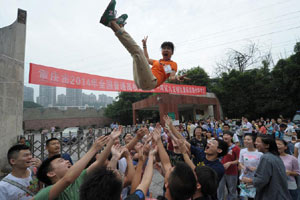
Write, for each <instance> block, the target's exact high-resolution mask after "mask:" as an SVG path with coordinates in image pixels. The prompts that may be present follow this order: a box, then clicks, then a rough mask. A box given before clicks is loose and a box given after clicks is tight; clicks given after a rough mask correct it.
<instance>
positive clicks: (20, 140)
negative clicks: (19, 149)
mask: <svg viewBox="0 0 300 200" xmlns="http://www.w3.org/2000/svg"><path fill="white" fill-rule="evenodd" d="M19 144H26V138H25V137H24V136H21V137H20V139H19Z"/></svg>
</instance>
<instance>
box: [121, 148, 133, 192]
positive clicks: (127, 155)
mask: <svg viewBox="0 0 300 200" xmlns="http://www.w3.org/2000/svg"><path fill="white" fill-rule="evenodd" d="M123 155H124V156H125V158H126V162H127V173H126V176H125V177H124V184H123V187H126V186H127V185H130V184H131V183H132V179H133V176H134V174H135V168H134V166H133V162H132V158H131V155H130V153H129V151H128V149H126V148H125V150H124V153H123Z"/></svg>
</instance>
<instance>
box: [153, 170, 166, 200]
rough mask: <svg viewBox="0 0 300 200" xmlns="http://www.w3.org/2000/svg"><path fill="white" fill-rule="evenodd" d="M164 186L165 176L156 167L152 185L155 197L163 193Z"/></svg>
mask: <svg viewBox="0 0 300 200" xmlns="http://www.w3.org/2000/svg"><path fill="white" fill-rule="evenodd" d="M163 186H164V177H163V176H162V175H161V174H160V173H159V172H158V171H157V170H156V169H154V172H153V178H152V182H151V185H150V192H151V193H152V197H153V198H156V197H157V196H158V195H162V194H163Z"/></svg>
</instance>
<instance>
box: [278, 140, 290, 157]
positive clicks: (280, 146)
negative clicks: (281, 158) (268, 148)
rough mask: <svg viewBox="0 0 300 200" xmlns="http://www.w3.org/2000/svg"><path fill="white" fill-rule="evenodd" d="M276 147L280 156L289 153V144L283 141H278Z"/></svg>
mask: <svg viewBox="0 0 300 200" xmlns="http://www.w3.org/2000/svg"><path fill="white" fill-rule="evenodd" d="M276 145H277V148H278V152H279V154H282V153H287V150H288V147H287V142H286V141H284V140H282V139H276Z"/></svg>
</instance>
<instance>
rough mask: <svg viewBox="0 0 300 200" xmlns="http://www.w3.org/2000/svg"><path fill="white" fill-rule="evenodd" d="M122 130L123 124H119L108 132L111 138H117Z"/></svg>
mask: <svg viewBox="0 0 300 200" xmlns="http://www.w3.org/2000/svg"><path fill="white" fill-rule="evenodd" d="M122 131H123V126H121V125H120V126H119V128H118V129H116V128H115V129H114V130H113V132H111V134H110V137H111V139H113V140H115V139H117V138H118V137H119V136H120V135H121V133H122Z"/></svg>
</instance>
